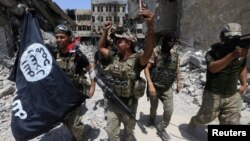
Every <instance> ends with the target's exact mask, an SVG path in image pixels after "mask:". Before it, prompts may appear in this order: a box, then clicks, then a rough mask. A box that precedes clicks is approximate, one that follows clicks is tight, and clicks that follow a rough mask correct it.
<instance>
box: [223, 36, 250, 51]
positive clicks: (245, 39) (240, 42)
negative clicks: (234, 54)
mask: <svg viewBox="0 0 250 141" xmlns="http://www.w3.org/2000/svg"><path fill="white" fill-rule="evenodd" d="M226 43H227V44H228V45H230V46H232V47H234V48H235V47H236V46H239V47H241V48H246V49H249V45H250V34H245V35H241V36H238V35H237V36H230V37H227V38H226Z"/></svg>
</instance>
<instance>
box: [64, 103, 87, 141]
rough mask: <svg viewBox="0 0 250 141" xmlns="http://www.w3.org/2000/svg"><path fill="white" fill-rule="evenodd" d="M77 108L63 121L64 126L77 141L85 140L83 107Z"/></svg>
mask: <svg viewBox="0 0 250 141" xmlns="http://www.w3.org/2000/svg"><path fill="white" fill-rule="evenodd" d="M83 106H84V105H83V104H82V105H81V106H79V107H77V108H76V109H75V110H74V111H73V112H72V113H71V114H70V115H68V117H67V118H66V119H65V120H64V121H63V124H64V125H65V126H66V127H67V129H68V130H69V131H70V132H71V134H72V135H73V136H74V138H75V140H76V141H83V140H84V125H83V123H82V122H81V120H82V116H83V109H84V107H83Z"/></svg>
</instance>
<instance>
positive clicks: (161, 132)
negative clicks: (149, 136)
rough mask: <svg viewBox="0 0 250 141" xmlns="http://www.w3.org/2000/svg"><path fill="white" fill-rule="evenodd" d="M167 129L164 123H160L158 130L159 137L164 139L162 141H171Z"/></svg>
mask: <svg viewBox="0 0 250 141" xmlns="http://www.w3.org/2000/svg"><path fill="white" fill-rule="evenodd" d="M165 127H166V126H164V123H163V122H160V123H159V124H158V125H157V127H156V129H157V135H158V136H159V137H160V138H161V139H162V141H168V140H170V139H171V137H170V136H169V134H168V133H167V132H166V131H165Z"/></svg>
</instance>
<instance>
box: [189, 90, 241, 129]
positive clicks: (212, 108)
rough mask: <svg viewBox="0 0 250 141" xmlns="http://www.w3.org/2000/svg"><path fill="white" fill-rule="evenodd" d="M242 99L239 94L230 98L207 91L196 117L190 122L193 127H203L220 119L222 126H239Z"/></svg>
mask: <svg viewBox="0 0 250 141" xmlns="http://www.w3.org/2000/svg"><path fill="white" fill-rule="evenodd" d="M241 105H242V99H241V95H240V94H239V93H235V94H234V95H232V96H229V97H223V96H220V95H216V94H215V93H213V92H210V91H207V90H205V92H204V94H203V98H202V105H201V107H200V109H199V111H198V113H197V115H196V116H193V117H192V118H191V120H190V123H189V124H190V125H191V126H194V127H195V126H197V125H203V124H207V123H209V122H211V121H213V120H214V119H215V118H217V117H218V119H219V122H220V124H239V122H240V117H241V114H240V112H241Z"/></svg>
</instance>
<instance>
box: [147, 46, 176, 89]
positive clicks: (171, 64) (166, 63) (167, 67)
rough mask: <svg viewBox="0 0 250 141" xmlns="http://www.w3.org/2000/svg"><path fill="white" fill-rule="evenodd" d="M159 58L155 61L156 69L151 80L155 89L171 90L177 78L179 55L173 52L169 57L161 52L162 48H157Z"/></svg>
mask: <svg viewBox="0 0 250 141" xmlns="http://www.w3.org/2000/svg"><path fill="white" fill-rule="evenodd" d="M156 50H157V54H158V56H156V58H157V60H156V61H155V63H156V64H155V65H156V66H155V69H154V72H153V73H152V74H151V78H152V80H153V82H154V85H155V87H157V88H162V89H169V88H170V87H171V86H172V84H173V83H174V81H175V78H176V70H177V69H176V68H177V65H178V64H177V63H178V60H177V59H178V58H177V53H176V52H172V53H171V54H170V55H169V56H167V55H166V54H164V53H162V52H161V46H159V47H157V48H156Z"/></svg>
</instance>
